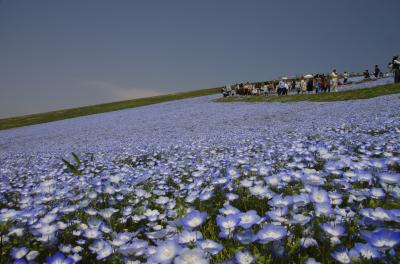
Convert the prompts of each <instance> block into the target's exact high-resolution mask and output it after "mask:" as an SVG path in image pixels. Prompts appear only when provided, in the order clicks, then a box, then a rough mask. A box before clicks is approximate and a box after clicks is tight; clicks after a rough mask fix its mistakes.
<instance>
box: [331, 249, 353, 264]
mask: <svg viewBox="0 0 400 264" xmlns="http://www.w3.org/2000/svg"><path fill="white" fill-rule="evenodd" d="M331 256H332V257H333V258H334V259H336V260H337V261H339V262H340V263H344V264H347V263H351V259H350V256H349V251H348V250H347V249H346V248H341V249H339V250H338V251H335V252H333V253H331Z"/></svg>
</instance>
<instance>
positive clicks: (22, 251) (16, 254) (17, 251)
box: [11, 247, 29, 259]
mask: <svg viewBox="0 0 400 264" xmlns="http://www.w3.org/2000/svg"><path fill="white" fill-rule="evenodd" d="M28 252H29V249H27V248H26V247H18V248H13V249H12V250H11V256H12V257H13V258H14V259H22V258H23V257H25V255H26V254H28Z"/></svg>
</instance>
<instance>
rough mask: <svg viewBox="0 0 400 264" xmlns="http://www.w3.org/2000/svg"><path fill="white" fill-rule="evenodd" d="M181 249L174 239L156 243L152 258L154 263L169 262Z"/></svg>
mask: <svg viewBox="0 0 400 264" xmlns="http://www.w3.org/2000/svg"><path fill="white" fill-rule="evenodd" d="M181 250H182V248H181V247H180V246H179V245H178V243H176V242H175V241H166V242H163V243H162V244H160V245H158V247H157V249H156V253H155V254H154V255H153V257H152V258H153V260H154V262H155V263H171V262H172V260H173V259H174V257H175V256H176V255H178V254H179V252H180V251H181Z"/></svg>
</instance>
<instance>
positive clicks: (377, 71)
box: [374, 65, 381, 78]
mask: <svg viewBox="0 0 400 264" xmlns="http://www.w3.org/2000/svg"><path fill="white" fill-rule="evenodd" d="M380 73H381V70H380V69H379V67H378V65H375V69H374V76H375V78H378V77H379V74H380Z"/></svg>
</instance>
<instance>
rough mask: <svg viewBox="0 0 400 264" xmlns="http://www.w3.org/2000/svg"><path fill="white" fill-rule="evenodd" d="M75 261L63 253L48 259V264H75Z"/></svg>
mask: <svg viewBox="0 0 400 264" xmlns="http://www.w3.org/2000/svg"><path fill="white" fill-rule="evenodd" d="M73 263H74V260H73V259H72V258H70V257H65V256H64V255H63V254H62V253H61V252H57V253H56V254H54V255H53V256H49V257H47V258H46V264H73Z"/></svg>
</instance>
